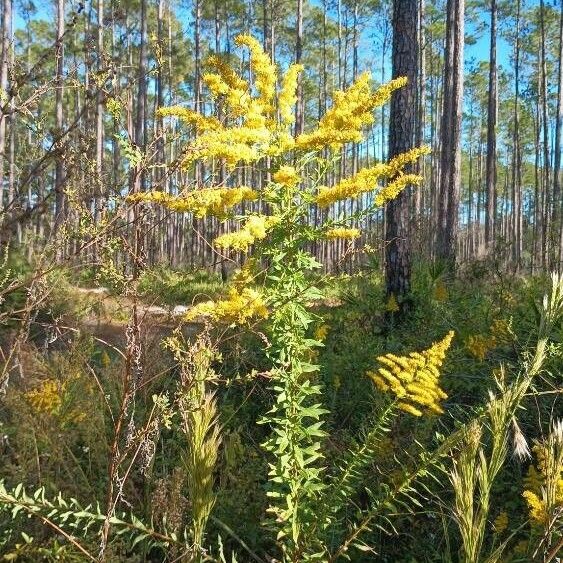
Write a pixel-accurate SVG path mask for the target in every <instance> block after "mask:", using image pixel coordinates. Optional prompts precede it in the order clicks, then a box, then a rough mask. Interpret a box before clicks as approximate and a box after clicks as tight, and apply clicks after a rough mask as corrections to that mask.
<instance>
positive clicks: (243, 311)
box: [184, 287, 268, 324]
mask: <svg viewBox="0 0 563 563" xmlns="http://www.w3.org/2000/svg"><path fill="white" fill-rule="evenodd" d="M198 317H207V318H209V319H211V320H213V321H216V322H219V323H226V324H233V323H234V324H247V323H248V322H250V321H251V320H253V319H261V318H263V319H265V318H267V317H268V308H267V307H266V304H265V303H264V300H263V299H262V296H261V295H260V293H258V292H257V291H256V290H254V289H251V288H249V287H245V288H243V289H242V290H241V291H239V290H238V289H237V288H232V289H231V290H230V291H229V294H228V297H227V299H222V300H219V301H206V302H204V303H199V304H197V305H195V306H194V307H192V308H191V309H190V310H189V311H188V312H187V313H186V314H185V315H184V320H185V321H186V322H190V321H193V320H195V319H197V318H198Z"/></svg>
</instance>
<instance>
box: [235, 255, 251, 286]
mask: <svg viewBox="0 0 563 563" xmlns="http://www.w3.org/2000/svg"><path fill="white" fill-rule="evenodd" d="M254 267H255V261H254V260H253V259H252V258H250V259H249V260H247V261H246V262H245V263H244V265H243V266H242V267H241V268H240V270H236V271H235V273H234V274H233V277H232V284H233V286H234V287H236V288H237V289H242V288H244V287H246V286H248V285H250V284H251V283H252V282H253V281H254Z"/></svg>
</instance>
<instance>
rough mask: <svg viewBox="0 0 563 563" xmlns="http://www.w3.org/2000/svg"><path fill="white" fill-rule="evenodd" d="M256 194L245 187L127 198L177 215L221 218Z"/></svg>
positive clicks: (162, 193) (158, 193)
mask: <svg viewBox="0 0 563 563" xmlns="http://www.w3.org/2000/svg"><path fill="white" fill-rule="evenodd" d="M257 197H258V194H257V193H256V192H255V191H254V190H253V189H252V188H249V187H247V186H240V187H237V188H203V189H201V190H194V191H191V192H188V193H187V194H186V195H181V196H173V195H170V194H167V193H165V192H159V191H153V192H142V193H136V194H131V195H129V196H127V201H129V202H130V203H138V202H143V203H156V204H158V205H161V206H162V207H166V208H167V209H170V210H171V211H176V212H177V213H193V214H194V215H195V216H196V217H200V218H201V217H205V216H207V215H213V216H214V217H219V218H223V217H225V216H226V215H227V212H228V211H229V210H230V209H232V208H233V207H235V205H238V204H239V203H241V202H243V201H253V200H255V199H256V198H257Z"/></svg>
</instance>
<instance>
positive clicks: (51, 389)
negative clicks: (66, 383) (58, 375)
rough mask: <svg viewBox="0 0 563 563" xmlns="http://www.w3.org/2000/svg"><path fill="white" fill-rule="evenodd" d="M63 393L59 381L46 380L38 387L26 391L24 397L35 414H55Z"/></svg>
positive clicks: (59, 406) (60, 403) (61, 401)
mask: <svg viewBox="0 0 563 563" xmlns="http://www.w3.org/2000/svg"><path fill="white" fill-rule="evenodd" d="M63 392H64V389H63V388H62V385H61V383H60V382H59V381H57V380H55V379H46V380H45V381H43V382H42V383H41V385H40V387H38V388H37V389H33V390H32V391H28V392H27V393H26V394H25V397H26V399H27V400H28V401H29V403H30V405H31V406H32V407H33V410H35V411H36V412H38V413H48V414H57V413H58V412H59V410H60V408H61V405H62V403H63Z"/></svg>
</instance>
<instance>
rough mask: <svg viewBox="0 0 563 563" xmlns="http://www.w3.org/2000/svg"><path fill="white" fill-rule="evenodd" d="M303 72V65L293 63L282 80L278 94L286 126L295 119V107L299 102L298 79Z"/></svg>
mask: <svg viewBox="0 0 563 563" xmlns="http://www.w3.org/2000/svg"><path fill="white" fill-rule="evenodd" d="M301 72H303V65H298V64H292V65H291V66H290V67H289V69H288V70H287V72H286V73H285V75H284V77H283V80H282V88H281V91H280V94H279V96H278V109H279V112H280V119H281V121H282V123H283V124H284V125H286V126H288V125H291V124H292V123H293V122H294V121H295V112H294V111H293V108H294V106H295V104H296V102H297V95H296V91H297V80H298V79H299V74H300V73H301Z"/></svg>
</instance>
